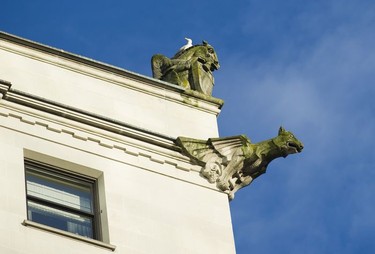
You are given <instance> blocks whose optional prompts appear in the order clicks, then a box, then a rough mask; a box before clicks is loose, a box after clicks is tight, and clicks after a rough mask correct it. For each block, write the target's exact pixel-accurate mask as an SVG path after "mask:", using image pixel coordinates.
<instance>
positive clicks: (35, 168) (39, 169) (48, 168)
mask: <svg viewBox="0 0 375 254" xmlns="http://www.w3.org/2000/svg"><path fill="white" fill-rule="evenodd" d="M24 165H25V189H26V210H27V219H28V220H30V221H33V220H32V219H30V218H29V205H28V202H29V201H31V202H34V203H36V204H39V205H42V206H47V207H50V208H52V209H57V210H60V211H62V212H68V213H71V214H75V215H78V216H83V217H86V218H90V220H91V226H92V235H93V237H92V238H91V239H94V240H99V241H102V234H101V230H100V229H101V227H100V224H101V223H100V207H99V195H98V194H99V193H98V181H97V179H96V178H94V177H90V176H87V175H82V174H79V173H77V172H74V171H71V170H67V169H65V168H61V167H57V166H54V165H50V164H46V163H43V162H40V161H36V160H32V159H28V158H25V159H24ZM28 172H32V173H35V172H36V174H40V175H44V176H47V177H50V178H55V179H58V180H59V181H62V182H67V183H70V184H73V185H74V184H76V185H85V186H90V193H91V197H92V199H91V205H92V207H93V209H92V212H86V211H82V210H79V209H75V208H72V207H69V206H66V205H64V204H60V203H57V202H53V201H51V200H46V199H43V198H39V197H35V196H32V195H30V194H28V190H27V173H28ZM44 225H47V224H44ZM47 226H49V225H47ZM64 231H65V230H64ZM66 232H69V233H73V232H70V231H66ZM88 238H90V237H88Z"/></svg>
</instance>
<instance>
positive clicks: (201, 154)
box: [176, 127, 303, 199]
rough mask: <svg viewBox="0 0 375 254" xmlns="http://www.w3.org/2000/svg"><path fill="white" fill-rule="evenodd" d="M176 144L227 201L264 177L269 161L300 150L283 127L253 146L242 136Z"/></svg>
mask: <svg viewBox="0 0 375 254" xmlns="http://www.w3.org/2000/svg"><path fill="white" fill-rule="evenodd" d="M176 143H177V144H178V145H179V146H180V147H181V149H182V153H183V154H184V155H186V156H188V157H190V159H191V160H192V161H193V163H195V164H197V165H200V166H202V170H201V175H202V176H203V177H205V178H206V179H207V180H208V181H209V182H210V183H216V186H217V187H218V188H219V189H220V190H222V191H224V192H226V193H227V194H228V196H229V198H230V199H233V198H234V193H235V192H236V191H237V190H239V189H241V188H242V187H245V186H247V185H249V184H250V183H251V182H252V181H253V180H254V179H255V178H257V177H258V176H260V175H261V174H263V173H265V172H266V169H267V166H268V164H269V163H270V162H271V161H272V160H274V159H276V158H278V157H286V156H288V155H289V154H293V153H299V152H301V151H302V149H303V144H302V143H301V142H300V141H299V140H298V139H297V138H296V137H295V136H294V135H293V133H291V132H289V131H286V130H285V129H284V128H282V127H280V129H279V133H278V136H276V137H275V138H272V139H269V140H266V141H262V142H259V143H256V144H253V143H251V141H250V139H249V138H247V137H246V136H244V135H240V136H234V137H227V138H210V139H208V140H199V139H192V138H186V137H179V138H177V140H176Z"/></svg>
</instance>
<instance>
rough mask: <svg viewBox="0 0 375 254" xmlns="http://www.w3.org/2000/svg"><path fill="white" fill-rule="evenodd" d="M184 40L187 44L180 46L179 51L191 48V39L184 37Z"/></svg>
mask: <svg viewBox="0 0 375 254" xmlns="http://www.w3.org/2000/svg"><path fill="white" fill-rule="evenodd" d="M185 40H187V43H186V44H185V45H184V46H182V47H181V48H180V50H179V51H183V50H186V49H188V48H190V47H192V46H193V41H192V40H191V39H189V38H186V37H185Z"/></svg>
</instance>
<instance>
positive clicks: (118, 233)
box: [0, 33, 235, 254]
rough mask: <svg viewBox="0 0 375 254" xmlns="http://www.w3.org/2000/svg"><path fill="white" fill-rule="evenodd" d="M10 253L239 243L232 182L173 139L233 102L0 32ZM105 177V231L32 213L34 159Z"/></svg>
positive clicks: (201, 127)
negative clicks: (28, 184)
mask: <svg viewBox="0 0 375 254" xmlns="http://www.w3.org/2000/svg"><path fill="white" fill-rule="evenodd" d="M0 93H1V94H0V95H1V99H0V137H1V138H0V161H1V168H0V173H1V178H0V182H1V184H0V192H1V193H2V194H1V195H0V202H1V204H2V205H1V207H0V214H1V215H2V216H0V220H1V223H0V225H1V231H0V239H1V240H0V253H27V254H33V253H38V254H43V253H67V252H66V250H69V251H68V252H69V253H108V252H111V251H113V252H115V253H139V254H140V253H144V254H146V253H147V254H149V253H153V254H157V253H163V254H165V253H202V254H207V253H215V254H218V253H223V254H224V253H225V254H228V253H235V248H234V239H233V232H232V224H231V219H230V210H229V203H228V202H229V201H228V196H227V194H226V193H224V192H223V191H221V190H220V189H218V188H217V187H216V186H215V185H212V184H210V183H209V182H208V181H207V180H206V179H205V178H203V177H202V176H201V175H200V172H201V169H202V167H201V166H199V165H195V164H192V163H191V161H190V159H189V157H187V156H184V155H183V154H182V153H181V150H180V147H178V146H177V145H176V143H175V140H176V139H177V137H179V136H188V137H192V138H197V139H208V138H212V137H217V136H218V127H217V115H218V114H219V113H220V108H221V106H222V104H223V102H222V101H221V100H219V99H215V98H207V96H203V95H201V94H199V93H197V92H194V91H188V90H185V89H184V88H182V87H179V86H176V85H172V84H169V83H166V82H163V81H160V80H156V79H152V78H148V77H145V76H142V75H138V74H135V73H132V72H128V71H126V70H123V69H119V68H116V67H113V66H109V65H106V64H103V63H99V62H96V61H93V60H90V59H87V58H84V57H80V56H77V55H73V54H70V53H67V52H64V51H62V50H58V49H54V48H50V47H47V46H44V45H40V44H38V43H34V42H30V41H28V40H25V39H22V38H18V37H15V36H12V35H9V34H6V33H0ZM25 158H26V159H31V160H35V161H39V162H42V163H45V164H48V165H53V166H55V167H58V168H63V169H66V170H70V171H72V172H73V173H76V174H80V175H87V176H88V177H91V178H95V179H97V183H98V193H97V199H98V204H99V206H100V212H99V213H98V217H99V220H100V229H98V230H100V233H101V237H100V239H97V240H94V239H87V238H84V237H80V236H74V235H73V234H71V233H64V232H61V231H59V230H55V229H51V228H50V227H48V226H44V225H41V224H39V223H36V222H33V221H31V220H30V219H28V213H27V205H26V196H27V195H26V194H27V193H26V188H25V166H24V165H25V162H24V159H25Z"/></svg>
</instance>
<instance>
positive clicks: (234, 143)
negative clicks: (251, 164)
mask: <svg viewBox="0 0 375 254" xmlns="http://www.w3.org/2000/svg"><path fill="white" fill-rule="evenodd" d="M176 143H177V145H179V146H180V147H181V148H182V152H183V153H184V154H185V155H188V156H189V157H190V158H191V159H193V160H194V161H195V162H196V163H197V164H199V165H202V166H204V165H205V163H206V162H208V161H211V160H212V159H214V158H215V157H216V158H221V159H223V160H224V161H226V162H229V161H231V160H232V158H233V155H234V153H235V151H237V150H238V149H237V148H240V147H243V146H244V145H246V144H247V143H250V140H249V139H248V138H247V137H245V136H243V135H240V136H233V137H227V138H210V139H208V140H201V139H192V138H186V137H179V138H177V140H176Z"/></svg>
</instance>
